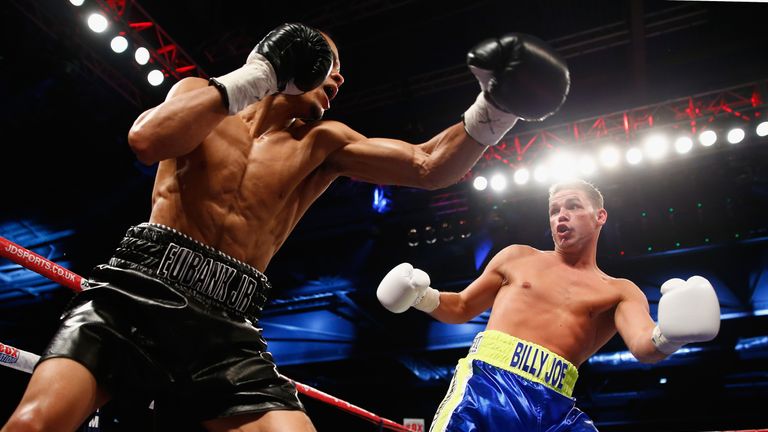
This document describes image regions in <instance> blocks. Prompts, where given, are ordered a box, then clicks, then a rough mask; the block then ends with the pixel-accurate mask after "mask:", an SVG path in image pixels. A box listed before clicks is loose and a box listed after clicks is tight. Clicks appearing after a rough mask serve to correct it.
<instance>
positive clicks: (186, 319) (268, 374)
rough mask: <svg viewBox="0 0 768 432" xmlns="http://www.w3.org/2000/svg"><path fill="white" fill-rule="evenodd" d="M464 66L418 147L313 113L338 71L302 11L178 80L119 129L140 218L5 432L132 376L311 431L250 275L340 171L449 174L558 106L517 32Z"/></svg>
mask: <svg viewBox="0 0 768 432" xmlns="http://www.w3.org/2000/svg"><path fill="white" fill-rule="evenodd" d="M468 63H469V66H470V69H471V70H472V72H473V73H474V74H475V76H476V77H477V79H478V81H479V82H480V85H481V88H482V89H483V91H482V92H481V93H480V94H479V96H478V97H477V99H476V101H475V102H474V103H473V104H472V105H471V106H470V108H469V109H468V110H467V111H466V112H465V113H464V115H463V122H459V123H457V124H455V125H453V126H451V127H449V128H447V129H446V130H444V131H443V132H441V133H439V134H437V135H436V136H435V137H433V138H431V139H430V140H428V141H426V142H424V143H421V144H417V145H413V144H409V143H406V142H403V141H399V140H395V139H384V138H367V137H365V136H363V135H361V134H359V133H358V132H356V131H354V130H352V129H351V128H349V127H348V126H346V125H344V124H343V123H339V122H334V121H320V119H321V118H322V116H323V113H324V111H325V110H327V109H329V108H330V105H331V101H332V100H333V99H334V97H335V96H336V94H337V93H338V91H339V88H340V87H341V85H342V84H343V83H344V78H343V77H342V75H341V71H340V66H341V65H340V61H339V54H338V51H337V49H336V46H335V45H334V43H333V41H332V40H331V39H330V38H328V37H327V36H326V35H324V34H323V33H321V32H319V31H317V30H314V29H312V28H309V27H306V26H304V25H301V24H285V25H281V26H279V27H278V28H276V29H275V30H273V31H272V32H270V33H269V34H268V35H267V36H266V37H265V38H264V39H263V40H262V41H261V42H260V43H259V44H258V45H257V46H256V48H255V49H254V50H253V52H252V53H251V54H250V55H249V56H248V58H247V60H246V63H245V65H244V66H242V67H241V68H239V69H237V70H235V71H233V72H231V73H228V74H226V75H223V76H220V77H216V78H213V79H211V80H210V81H207V80H203V79H200V78H186V79H184V80H181V81H180V82H179V83H177V84H176V85H175V86H174V87H173V88H172V89H171V91H170V92H169V94H168V96H167V98H166V100H165V101H164V102H163V103H161V104H160V105H158V106H156V107H154V108H151V109H149V110H147V111H146V112H144V113H142V114H141V115H140V116H139V117H138V119H136V121H135V123H134V125H133V127H132V128H131V130H130V132H129V143H130V145H131V148H132V150H133V151H134V153H135V154H136V156H137V157H138V159H139V160H140V161H141V162H143V163H145V164H154V163H158V162H159V166H158V170H157V177H156V179H155V187H154V191H153V195H152V212H151V215H150V218H149V223H147V224H141V225H138V226H136V227H132V228H130V229H129V230H128V233H127V234H126V236H125V238H124V239H123V241H122V242H121V244H120V246H119V247H118V249H117V250H116V252H115V254H114V256H113V257H112V259H110V260H109V262H108V264H105V265H102V266H99V267H97V268H96V269H95V271H94V273H93V274H92V275H91V276H92V279H93V281H94V282H95V283H97V285H98V287H97V288H93V289H91V290H88V291H86V292H84V293H83V294H81V295H78V296H77V297H76V298H75V299H74V300H73V302H72V304H71V305H70V307H69V308H68V310H67V311H66V312H65V314H64V316H63V319H62V324H61V327H60V329H59V332H58V333H57V334H56V336H54V338H53V340H52V342H51V343H50V345H49V347H48V348H47V350H46V351H45V352H44V353H43V361H41V362H40V363H39V364H38V366H37V367H36V369H35V372H34V374H33V375H32V378H31V380H30V383H29V386H28V387H27V390H26V392H25V394H24V396H23V398H22V400H21V402H20V404H19V406H18V408H17V409H16V411H15V412H14V413H13V414H12V416H11V418H10V419H9V420H8V422H7V423H6V425H5V426H4V427H3V429H2V432H11V431H25V432H28V431H43V430H46V431H47V430H56V431H72V430H75V429H76V428H77V427H78V426H79V425H80V424H81V423H82V422H83V421H84V419H86V418H87V416H88V415H89V414H90V413H92V412H93V411H94V410H95V409H97V408H98V407H100V406H102V405H103V404H104V403H105V402H106V401H108V400H109V399H110V398H112V397H114V396H121V395H124V394H129V393H131V392H133V391H136V392H144V393H145V394H147V395H152V397H156V398H157V399H158V400H159V401H160V403H159V404H158V409H159V408H162V407H163V401H167V402H165V403H167V404H170V405H176V406H173V408H176V409H179V410H181V412H180V415H184V416H188V417H189V418H193V419H195V420H197V421H199V422H200V423H202V425H203V426H204V427H205V428H206V429H208V430H210V431H234V430H238V431H291V432H297V431H314V430H315V429H314V427H313V425H312V422H311V421H310V419H309V417H308V416H307V415H306V413H305V412H304V410H303V407H302V405H301V402H300V401H299V399H298V398H297V395H296V389H295V387H294V386H293V385H292V384H291V383H290V382H288V381H286V380H285V379H284V378H282V377H281V376H280V375H279V374H278V373H277V370H276V368H275V365H274V363H273V362H272V358H271V357H270V355H269V353H267V351H266V344H265V343H264V339H263V338H262V335H261V333H260V330H258V329H257V328H256V327H255V325H254V324H255V320H256V319H258V314H259V311H260V310H261V307H262V306H263V305H264V302H265V300H266V296H267V294H268V290H269V283H268V282H267V280H266V278H265V277H264V275H263V274H262V273H261V272H263V271H264V270H265V269H266V267H267V265H268V264H269V262H270V260H271V258H272V257H273V255H274V254H275V253H276V252H277V250H278V249H279V248H280V246H281V245H282V244H283V242H284V241H285V240H286V238H287V236H288V234H289V233H290V232H291V231H292V229H293V228H294V226H295V225H296V224H297V222H298V221H299V219H300V218H301V216H302V215H303V214H304V213H305V212H306V210H307V208H308V207H309V206H310V205H311V204H312V203H313V202H314V201H315V200H316V199H317V197H318V196H319V195H320V194H322V192H323V191H324V190H325V189H326V188H327V187H328V186H329V185H330V184H331V183H332V182H333V181H334V180H335V179H336V178H338V177H340V176H348V177H354V178H357V179H360V180H364V181H370V182H374V183H378V184H395V185H404V186H410V187H418V188H425V189H437V188H441V187H446V186H449V185H451V184H453V183H455V182H457V181H458V180H459V179H460V178H461V177H462V176H463V175H464V174H465V173H466V172H467V171H468V170H469V169H470V168H471V167H472V166H473V165H474V164H475V162H476V161H477V160H478V158H479V157H480V156H481V155H482V153H483V152H484V151H485V149H486V148H487V146H489V145H494V144H496V143H497V142H499V140H501V138H502V137H503V136H504V134H505V133H506V132H507V131H508V130H509V129H510V128H511V127H512V126H513V125H514V124H515V122H516V121H517V120H518V119H523V120H540V119H543V118H545V117H547V116H549V115H551V114H552V113H554V112H555V111H556V110H557V109H558V108H559V107H560V105H561V104H562V103H563V101H564V100H565V97H566V94H567V91H568V87H569V83H570V81H569V75H568V70H567V67H566V65H565V63H564V61H563V60H562V59H561V58H560V57H559V56H558V55H557V54H556V53H555V52H554V51H553V50H552V49H551V48H549V47H548V46H546V44H544V43H543V42H542V41H540V40H538V39H536V38H534V37H531V36H527V35H521V34H509V35H505V36H503V37H501V38H498V39H489V40H486V41H483V42H482V43H480V44H479V45H477V46H476V47H475V48H474V49H472V50H471V51H470V53H469V55H468ZM200 353H203V354H200ZM166 430H170V429H166Z"/></svg>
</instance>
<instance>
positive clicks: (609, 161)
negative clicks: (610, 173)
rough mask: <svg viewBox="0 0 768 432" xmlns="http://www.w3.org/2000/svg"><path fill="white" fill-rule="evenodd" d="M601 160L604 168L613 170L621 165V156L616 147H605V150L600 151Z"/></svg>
mask: <svg viewBox="0 0 768 432" xmlns="http://www.w3.org/2000/svg"><path fill="white" fill-rule="evenodd" d="M599 159H600V163H601V164H603V166H605V167H608V168H613V167H615V166H616V165H618V164H619V161H620V160H621V155H620V154H619V151H618V150H616V147H612V146H611V147H603V149H602V150H600V156H599Z"/></svg>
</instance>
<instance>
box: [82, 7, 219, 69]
mask: <svg viewBox="0 0 768 432" xmlns="http://www.w3.org/2000/svg"><path fill="white" fill-rule="evenodd" d="M96 2H97V3H98V4H99V6H100V7H101V8H102V9H103V10H104V12H105V13H107V14H108V15H109V17H110V18H112V20H113V21H115V22H119V23H121V24H122V25H123V27H124V28H125V29H126V30H125V33H126V36H128V37H130V38H131V39H133V41H134V43H136V44H138V45H139V46H143V47H145V48H147V49H148V50H149V52H150V54H151V58H152V59H153V60H154V61H155V62H157V63H158V64H160V65H162V67H163V69H164V70H165V72H166V73H168V74H170V75H171V76H173V77H174V78H175V79H176V80H180V79H182V78H184V77H188V76H197V77H201V78H207V77H208V75H207V74H206V73H205V72H204V71H203V69H202V68H201V67H200V65H198V64H197V63H196V62H195V61H194V60H193V59H192V57H191V56H190V55H189V54H187V53H186V51H184V49H183V48H182V47H181V45H179V44H178V43H177V42H176V41H174V40H173V38H171V36H170V35H169V34H168V32H166V31H165V30H164V29H163V28H162V27H161V26H160V24H158V23H157V22H156V21H155V20H154V19H152V17H151V16H150V15H149V14H148V13H147V11H145V10H144V8H142V7H141V6H140V5H139V4H138V3H137V2H135V1H134V0H96Z"/></svg>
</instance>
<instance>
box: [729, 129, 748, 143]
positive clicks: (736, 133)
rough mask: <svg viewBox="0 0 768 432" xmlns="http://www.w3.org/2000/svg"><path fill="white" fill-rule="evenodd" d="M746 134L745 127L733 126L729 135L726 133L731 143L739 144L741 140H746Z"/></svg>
mask: <svg viewBox="0 0 768 432" xmlns="http://www.w3.org/2000/svg"><path fill="white" fill-rule="evenodd" d="M745 135H746V134H745V133H744V129H742V128H733V129H731V130H729V131H728V135H726V139H727V140H728V142H729V143H731V144H738V143H740V142H741V141H743V140H744V136H745Z"/></svg>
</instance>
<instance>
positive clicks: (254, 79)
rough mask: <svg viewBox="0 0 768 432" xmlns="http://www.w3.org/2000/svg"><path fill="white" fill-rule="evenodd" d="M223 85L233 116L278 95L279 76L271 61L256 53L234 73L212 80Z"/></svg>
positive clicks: (230, 112)
mask: <svg viewBox="0 0 768 432" xmlns="http://www.w3.org/2000/svg"><path fill="white" fill-rule="evenodd" d="M212 80H214V81H215V82H217V83H219V84H221V85H222V86H223V87H224V90H225V91H226V93H227V99H228V100H227V101H225V103H227V102H228V106H227V108H228V110H229V114H230V115H233V114H236V113H238V112H240V111H242V110H243V108H245V107H247V106H248V105H250V104H252V103H254V102H257V101H260V100H262V99H263V98H264V97H265V96H268V95H271V94H273V93H277V75H276V74H275V70H274V69H273V68H272V65H271V64H270V63H269V61H268V60H267V59H266V58H265V57H264V56H262V55H261V54H258V53H256V52H255V51H254V52H252V53H251V55H249V56H248V60H247V61H246V62H245V64H244V65H243V66H242V67H241V68H239V69H235V70H234V71H232V72H230V73H228V74H226V75H222V76H220V77H216V78H212Z"/></svg>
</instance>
